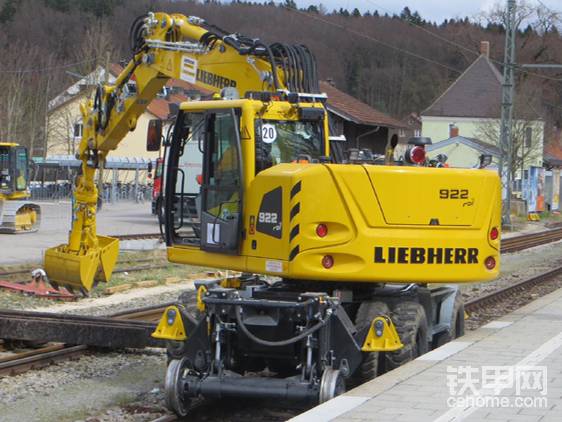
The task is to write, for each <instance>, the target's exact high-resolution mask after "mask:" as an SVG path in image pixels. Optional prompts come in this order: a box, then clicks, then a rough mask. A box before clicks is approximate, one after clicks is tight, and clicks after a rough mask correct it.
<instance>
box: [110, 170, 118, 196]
mask: <svg viewBox="0 0 562 422" xmlns="http://www.w3.org/2000/svg"><path fill="white" fill-rule="evenodd" d="M112 176H113V177H112V179H111V203H112V204H115V202H116V201H117V169H116V168H114V169H113V171H112Z"/></svg>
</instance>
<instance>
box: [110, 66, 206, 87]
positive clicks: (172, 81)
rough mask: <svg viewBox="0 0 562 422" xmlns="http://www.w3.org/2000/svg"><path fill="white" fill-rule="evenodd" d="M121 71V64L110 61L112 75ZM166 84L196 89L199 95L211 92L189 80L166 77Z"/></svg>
mask: <svg viewBox="0 0 562 422" xmlns="http://www.w3.org/2000/svg"><path fill="white" fill-rule="evenodd" d="M122 71H123V66H121V65H120V64H117V63H111V64H110V65H109V72H110V73H111V74H112V75H113V76H117V75H119V73H121V72H122ZM166 86H167V87H168V88H181V89H185V90H186V91H198V92H200V93H201V95H212V94H213V92H212V91H209V90H208V89H205V88H201V87H198V86H195V85H193V84H190V83H189V82H186V81H182V80H181V79H168V82H166Z"/></svg>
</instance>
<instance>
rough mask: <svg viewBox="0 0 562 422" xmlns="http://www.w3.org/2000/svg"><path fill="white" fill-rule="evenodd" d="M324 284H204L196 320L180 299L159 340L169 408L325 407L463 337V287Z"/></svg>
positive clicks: (182, 411) (251, 280) (246, 279)
mask: <svg viewBox="0 0 562 422" xmlns="http://www.w3.org/2000/svg"><path fill="white" fill-rule="evenodd" d="M319 284H320V283H305V284H303V283H295V282H292V281H290V280H283V281H279V282H274V283H267V282H265V281H263V280H261V279H259V278H258V277H257V276H250V275H245V276H242V277H240V278H238V279H233V278H231V279H227V280H219V279H217V280H206V281H196V282H195V286H196V288H197V292H198V293H197V298H198V303H197V305H198V306H197V307H198V312H197V313H193V312H189V311H188V308H189V309H191V305H192V304H190V303H188V302H187V300H183V301H182V300H180V301H179V302H178V303H177V304H176V305H172V306H169V307H168V308H167V309H166V310H165V312H164V314H163V315H162V318H161V320H160V323H159V324H158V327H157V328H156V330H155V332H154V333H153V334H152V335H153V337H155V338H158V339H164V340H167V341H168V349H167V350H168V357H169V361H168V368H167V373H166V382H165V384H166V401H167V405H168V407H169V408H170V410H172V411H174V412H175V413H176V414H178V415H179V416H185V415H186V414H187V413H188V411H189V408H190V403H191V402H192V400H194V399H196V398H201V397H203V398H263V399H274V400H279V401H290V402H294V403H302V404H304V405H311V404H317V403H321V402H324V401H326V400H329V399H331V398H333V397H335V396H337V395H339V394H341V393H343V392H344V391H345V390H346V386H348V387H349V386H354V385H357V384H358V383H360V382H365V381H368V380H369V379H370V378H374V377H375V376H376V375H377V374H380V373H382V372H384V371H386V370H389V369H392V368H393V367H396V366H398V365H400V364H403V363H405V362H407V361H409V360H411V359H414V358H415V357H417V356H418V355H420V354H422V353H425V352H426V351H427V350H429V349H431V348H433V347H437V346H439V345H441V344H444V343H445V342H447V341H449V340H451V339H452V338H455V337H456V336H458V335H460V334H461V333H462V332H463V329H464V328H463V324H464V310H463V309H462V298H461V296H460V292H459V291H458V289H457V288H456V287H449V286H443V287H438V288H435V289H429V288H427V287H425V286H418V285H392V286H389V285H387V286H382V285H381V286H377V287H375V288H373V287H372V286H361V285H360V286H357V285H354V286H351V287H350V285H349V284H347V285H345V284H344V283H339V284H328V283H322V284H321V285H320V286H319ZM303 286H305V287H306V288H307V289H308V288H310V291H308V290H306V291H305V290H303V288H302V287H303ZM326 286H328V287H326ZM353 321H355V322H353ZM393 321H394V322H393Z"/></svg>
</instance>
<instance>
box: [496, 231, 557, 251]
mask: <svg viewBox="0 0 562 422" xmlns="http://www.w3.org/2000/svg"><path fill="white" fill-rule="evenodd" d="M561 239H562V227H558V228H554V229H550V230H544V231H541V232H536V233H529V234H522V235H519V236H514V237H510V238H507V239H502V241H501V252H502V253H512V252H517V251H522V250H523V249H528V248H533V247H535V246H540V245H545V244H547V243H552V242H556V241H558V240H561Z"/></svg>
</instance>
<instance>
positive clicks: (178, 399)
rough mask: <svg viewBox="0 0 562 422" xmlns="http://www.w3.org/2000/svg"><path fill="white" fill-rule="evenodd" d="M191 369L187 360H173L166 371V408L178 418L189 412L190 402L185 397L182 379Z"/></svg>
mask: <svg viewBox="0 0 562 422" xmlns="http://www.w3.org/2000/svg"><path fill="white" fill-rule="evenodd" d="M188 369H189V361H188V359H187V358H185V357H184V358H182V359H172V360H171V361H170V363H169V364H168V369H167V370H166V381H165V393H166V406H167V407H168V409H170V410H171V411H173V412H174V413H175V414H176V415H178V416H185V415H187V412H188V410H189V404H190V400H189V399H187V398H185V397H184V395H183V388H182V382H181V380H182V378H183V376H184V374H185V372H186V371H187V370H188Z"/></svg>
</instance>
